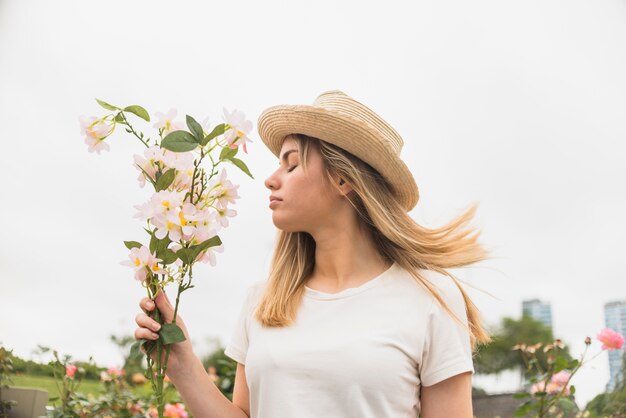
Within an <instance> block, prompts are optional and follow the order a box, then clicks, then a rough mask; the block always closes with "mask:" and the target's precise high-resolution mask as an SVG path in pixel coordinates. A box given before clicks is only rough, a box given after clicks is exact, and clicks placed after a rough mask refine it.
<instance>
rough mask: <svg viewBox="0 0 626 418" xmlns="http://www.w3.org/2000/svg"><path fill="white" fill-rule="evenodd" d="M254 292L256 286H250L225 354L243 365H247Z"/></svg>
mask: <svg viewBox="0 0 626 418" xmlns="http://www.w3.org/2000/svg"><path fill="white" fill-rule="evenodd" d="M253 291H254V284H252V285H250V286H249V287H248V290H247V291H246V294H245V297H244V301H243V303H242V305H241V308H240V309H239V315H238V316H237V321H236V322H235V328H234V330H233V333H232V335H231V338H230V341H229V342H228V344H226V348H225V349H224V354H226V355H227V356H228V357H230V358H232V359H233V360H235V361H236V362H238V363H241V364H246V354H247V353H248V344H249V341H248V333H249V330H250V319H251V318H250V317H251V314H252V305H251V304H252V294H253Z"/></svg>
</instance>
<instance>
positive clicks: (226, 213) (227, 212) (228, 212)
mask: <svg viewBox="0 0 626 418" xmlns="http://www.w3.org/2000/svg"><path fill="white" fill-rule="evenodd" d="M216 212H217V221H218V222H219V223H220V225H222V226H223V227H227V226H228V219H227V217H229V218H232V217H234V216H236V215H237V211H236V210H234V209H217V210H216Z"/></svg>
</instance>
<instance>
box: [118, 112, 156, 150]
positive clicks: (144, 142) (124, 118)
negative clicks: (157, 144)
mask: <svg viewBox="0 0 626 418" xmlns="http://www.w3.org/2000/svg"><path fill="white" fill-rule="evenodd" d="M118 115H120V116H121V117H122V119H123V120H124V122H122V123H123V124H124V125H126V126H128V129H130V133H132V134H133V135H135V136H136V137H137V139H139V140H140V141H141V142H142V143H143V144H144V145H145V146H146V148H150V145H148V143H147V142H146V141H144V140H143V138H142V137H141V136H140V135H139V134H138V133H137V132H136V131H135V129H134V128H133V126H132V125H131V124H130V123H129V122H128V119H126V115H125V114H124V112H120V113H118Z"/></svg>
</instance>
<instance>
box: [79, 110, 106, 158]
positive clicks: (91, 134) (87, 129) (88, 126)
mask: <svg viewBox="0 0 626 418" xmlns="http://www.w3.org/2000/svg"><path fill="white" fill-rule="evenodd" d="M79 122H80V132H81V134H82V135H84V136H85V143H86V144H87V145H88V146H89V148H88V150H89V152H94V151H95V152H97V153H98V154H100V151H102V150H105V151H109V150H110V147H109V144H107V143H106V142H104V138H106V137H107V136H109V135H111V133H112V132H113V130H114V125H112V124H109V123H107V122H105V120H104V119H98V118H96V117H95V116H90V117H88V118H85V117H84V116H80V117H79Z"/></svg>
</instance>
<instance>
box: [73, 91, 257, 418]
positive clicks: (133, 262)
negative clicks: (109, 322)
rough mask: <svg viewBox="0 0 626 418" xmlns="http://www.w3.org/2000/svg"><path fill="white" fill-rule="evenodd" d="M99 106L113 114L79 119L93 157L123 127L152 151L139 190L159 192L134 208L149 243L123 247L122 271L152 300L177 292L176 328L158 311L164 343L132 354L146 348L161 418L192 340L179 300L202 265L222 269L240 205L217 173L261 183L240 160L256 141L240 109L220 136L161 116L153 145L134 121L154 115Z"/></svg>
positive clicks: (141, 165) (141, 167) (140, 160)
mask: <svg viewBox="0 0 626 418" xmlns="http://www.w3.org/2000/svg"><path fill="white" fill-rule="evenodd" d="M96 101H97V102H98V104H99V105H100V106H102V107H103V108H104V109H105V110H107V111H109V113H107V114H106V115H104V116H102V117H89V118H85V117H80V124H81V133H82V134H83V135H84V140H85V142H86V144H87V145H88V147H89V148H88V150H89V152H97V153H98V154H100V152H101V151H103V150H106V151H108V150H109V149H110V147H109V145H108V143H107V142H106V141H105V139H106V138H108V137H109V136H110V135H111V134H112V133H113V132H114V131H115V129H116V127H117V126H123V127H124V128H125V131H126V132H127V133H128V134H130V135H132V136H133V137H134V138H136V139H138V140H139V141H140V142H141V143H142V144H143V146H144V147H145V150H144V153H143V156H141V155H135V156H134V166H135V167H136V168H137V170H138V171H139V177H138V180H139V184H140V186H141V187H144V186H145V185H146V184H147V183H150V185H151V186H152V187H153V188H154V194H153V195H152V197H151V198H150V199H149V200H148V201H147V202H145V203H143V204H141V205H137V206H135V208H136V209H138V213H137V214H136V215H135V217H138V218H141V219H143V220H145V222H146V225H145V227H144V231H145V232H146V234H147V237H146V242H147V244H142V243H141V242H139V241H124V244H125V245H126V247H127V248H128V249H129V250H130V254H129V260H128V261H125V262H123V264H125V265H128V266H131V267H132V268H134V269H135V279H137V280H138V281H140V282H141V284H142V286H143V287H144V288H145V289H146V292H147V295H148V297H150V298H151V299H154V298H155V297H156V294H157V292H159V291H162V290H163V288H164V287H165V286H167V285H169V284H172V283H175V284H176V286H177V294H176V303H175V306H174V319H173V321H172V323H164V320H163V318H162V316H161V314H160V313H159V311H158V309H155V310H154V311H153V313H152V315H153V318H154V319H155V320H156V321H157V322H159V323H160V324H161V328H160V331H159V339H158V340H156V341H138V342H137V343H135V345H134V346H133V349H132V351H133V354H134V355H137V354H138V353H139V355H140V352H139V350H140V347H141V346H143V351H145V352H146V359H147V373H146V374H147V378H148V379H150V381H151V384H152V388H153V394H154V396H155V403H156V409H157V412H158V417H159V418H161V417H163V416H164V410H165V399H164V379H165V377H166V371H167V363H168V357H169V353H170V345H171V344H173V343H176V342H180V341H184V340H185V336H184V334H183V332H182V330H181V328H180V327H179V326H178V325H176V313H177V312H178V306H179V302H180V295H181V293H182V292H184V291H186V290H188V289H190V288H192V287H193V284H192V279H193V266H194V264H195V263H196V262H198V261H201V262H203V263H207V262H209V263H210V264H211V265H215V254H214V251H217V252H221V251H223V245H222V241H221V240H220V237H219V236H218V235H217V232H218V231H219V230H220V229H221V228H223V227H227V226H228V218H229V217H233V216H235V215H236V211H235V210H234V209H231V208H229V204H232V203H235V199H238V198H239V196H238V194H237V188H238V187H239V186H238V185H234V184H233V183H232V182H231V181H229V180H228V179H227V174H226V170H225V169H222V170H221V172H218V168H219V166H220V165H223V164H225V163H227V164H233V165H234V166H236V167H238V168H239V169H241V170H242V171H243V172H244V173H245V174H247V175H248V176H250V177H251V178H254V177H253V176H252V174H251V173H250V171H249V169H248V167H247V166H246V164H245V163H244V162H243V161H242V160H241V159H239V158H237V157H236V156H237V152H238V150H239V147H240V146H242V147H243V149H244V152H245V153H247V152H248V151H247V147H246V145H247V143H249V142H252V141H251V140H250V138H249V137H248V133H249V132H250V130H251V129H252V122H250V121H249V120H246V118H245V115H244V114H243V113H242V112H239V111H237V110H234V111H233V112H232V113H229V112H228V111H227V110H226V108H224V123H220V124H218V125H216V126H215V127H213V129H209V127H208V123H207V119H205V120H204V122H203V123H202V124H200V123H198V122H197V121H196V119H194V118H193V117H191V116H189V115H187V116H186V126H185V125H183V124H182V123H180V122H177V121H175V120H174V119H175V117H176V110H175V109H171V110H170V111H169V112H168V113H167V114H164V113H159V112H157V113H156V116H157V118H158V119H159V120H158V121H157V122H156V123H155V124H154V125H153V127H154V128H156V129H157V130H158V139H156V140H154V141H153V140H152V139H151V138H149V137H146V136H145V135H144V133H143V132H141V131H139V130H138V129H136V128H135V127H134V126H133V125H132V124H131V122H130V119H129V118H131V117H138V118H140V119H142V120H144V121H145V122H150V115H149V114H148V112H147V111H146V110H145V109H144V108H143V107H141V106H138V105H131V106H126V107H118V106H114V105H111V104H109V103H106V102H104V101H102V100H98V99H96ZM131 115H132V116H131ZM185 128H186V129H185ZM209 160H210V164H206V165H207V167H204V166H203V165H202V163H203V162H204V161H209Z"/></svg>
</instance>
